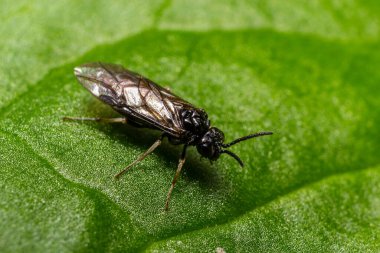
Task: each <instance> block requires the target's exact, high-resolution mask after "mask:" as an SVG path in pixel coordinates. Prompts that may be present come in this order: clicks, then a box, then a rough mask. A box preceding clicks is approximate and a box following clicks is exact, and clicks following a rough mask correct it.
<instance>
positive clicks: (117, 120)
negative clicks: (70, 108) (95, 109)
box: [62, 117, 127, 124]
mask: <svg viewBox="0 0 380 253" xmlns="http://www.w3.org/2000/svg"><path fill="white" fill-rule="evenodd" d="M62 119H63V120H71V121H75V120H77V121H97V122H104V123H123V124H126V123H127V118H82V117H63V118H62Z"/></svg>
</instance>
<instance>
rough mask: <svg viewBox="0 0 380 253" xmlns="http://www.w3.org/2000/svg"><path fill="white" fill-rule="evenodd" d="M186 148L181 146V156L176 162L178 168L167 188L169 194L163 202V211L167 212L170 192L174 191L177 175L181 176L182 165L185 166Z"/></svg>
mask: <svg viewBox="0 0 380 253" xmlns="http://www.w3.org/2000/svg"><path fill="white" fill-rule="evenodd" d="M186 148H187V145H185V146H183V150H182V154H181V157H180V158H179V162H178V167H177V171H176V172H175V175H174V178H173V181H172V184H171V186H170V188H169V192H168V195H167V197H166V202H165V211H168V210H169V201H170V197H171V195H172V192H173V189H174V186H175V184H176V183H177V180H178V178H179V175H180V174H181V170H182V168H183V165H184V164H185V161H186Z"/></svg>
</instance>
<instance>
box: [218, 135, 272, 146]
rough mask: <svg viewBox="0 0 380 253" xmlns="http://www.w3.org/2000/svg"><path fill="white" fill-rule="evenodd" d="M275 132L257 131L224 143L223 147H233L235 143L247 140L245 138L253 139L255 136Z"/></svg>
mask: <svg viewBox="0 0 380 253" xmlns="http://www.w3.org/2000/svg"><path fill="white" fill-rule="evenodd" d="M271 134H273V132H259V133H255V134H250V135H247V136H244V137H240V138H238V139H236V140H234V141H231V142H230V143H226V144H222V147H223V148H228V147H231V146H232V145H235V144H236V143H239V142H241V141H245V140H248V139H251V138H255V137H260V136H263V135H271Z"/></svg>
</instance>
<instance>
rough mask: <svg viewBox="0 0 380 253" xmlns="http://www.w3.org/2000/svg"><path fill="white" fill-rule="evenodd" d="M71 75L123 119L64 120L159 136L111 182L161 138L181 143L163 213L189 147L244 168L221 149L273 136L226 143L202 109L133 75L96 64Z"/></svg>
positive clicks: (241, 163)
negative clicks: (146, 130) (142, 130)
mask: <svg viewBox="0 0 380 253" xmlns="http://www.w3.org/2000/svg"><path fill="white" fill-rule="evenodd" d="M74 73H75V75H76V77H77V78H78V81H79V82H80V83H81V84H82V85H83V86H84V87H85V88H86V89H87V90H88V91H90V92H91V93H92V94H93V95H94V96H95V97H97V98H98V99H100V100H101V101H103V102H104V103H106V104H108V105H110V106H111V107H112V108H113V109H114V110H116V111H117V112H119V113H120V114H121V115H123V118H113V119H107V118H77V117H64V119H66V120H93V121H103V122H109V123H128V124H130V125H133V126H136V127H146V128H151V129H156V130H159V131H161V132H162V134H161V136H160V138H159V139H158V140H156V142H155V143H153V145H152V146H151V147H150V148H149V149H148V150H146V151H145V152H144V153H143V154H141V155H140V156H139V157H138V158H137V159H136V160H135V161H134V162H132V163H131V164H129V165H128V166H127V167H126V168H125V169H124V170H122V171H120V172H119V173H118V174H116V175H115V178H119V177H120V176H121V175H123V174H124V173H125V172H127V171H128V170H129V169H130V168H131V167H133V166H134V165H136V164H137V163H139V162H141V161H142V160H144V159H145V157H147V156H148V155H149V154H150V153H152V152H153V151H154V150H155V149H156V148H157V147H158V146H159V145H160V144H161V142H162V139H163V137H167V138H168V139H169V142H170V143H172V144H174V145H180V144H182V145H183V151H182V153H181V156H180V159H179V162H178V167H177V171H176V174H175V176H174V178H173V181H172V184H171V187H170V189H169V192H168V195H167V198H166V203H165V210H168V208H169V200H170V196H171V193H172V191H173V188H174V185H175V184H176V182H177V179H178V177H179V175H180V172H181V169H182V167H183V165H184V163H185V160H186V150H187V147H188V146H196V148H197V151H198V153H199V154H200V155H201V156H203V157H206V158H208V159H210V160H212V161H214V160H217V159H218V158H219V156H220V155H221V154H228V155H229V156H231V157H233V158H234V159H235V160H236V161H237V162H238V163H239V164H240V165H241V166H243V162H242V161H241V160H240V158H239V157H238V156H237V155H236V154H234V153H232V152H231V151H229V150H227V149H226V148H228V147H230V146H232V145H235V144H236V143H239V142H241V141H244V140H248V139H251V138H254V137H258V136H262V135H270V134H272V132H259V133H255V134H251V135H248V136H244V137H241V138H238V139H236V140H234V141H232V142H230V143H227V144H225V143H224V134H223V132H222V131H221V130H219V129H218V128H216V127H211V124H210V120H209V119H208V116H207V113H206V112H205V111H204V110H203V109H200V108H197V107H196V106H194V105H192V104H190V103H189V102H187V101H185V100H184V99H182V98H180V97H178V96H176V95H174V94H173V93H172V92H171V91H170V90H168V89H165V88H163V87H161V86H159V85H158V84H156V83H154V82H153V81H151V80H149V79H147V78H145V77H143V76H141V75H139V74H137V73H135V72H132V71H129V70H127V69H125V68H123V67H122V66H120V65H114V64H106V63H100V62H99V63H89V64H84V65H81V66H79V67H77V68H75V69H74Z"/></svg>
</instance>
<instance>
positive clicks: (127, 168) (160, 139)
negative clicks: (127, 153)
mask: <svg viewBox="0 0 380 253" xmlns="http://www.w3.org/2000/svg"><path fill="white" fill-rule="evenodd" d="M164 136H165V135H164V134H163V135H161V136H160V138H159V139H158V140H156V141H155V142H154V143H153V145H152V146H150V148H148V150H147V151H145V152H144V153H142V154H141V155H140V156H139V157H138V158H137V159H136V160H135V161H134V162H132V163H131V164H129V165H128V166H127V167H126V168H125V169H123V170H122V171H120V172H119V173H117V174H116V175H115V179H119V178H120V177H121V176H122V175H123V174H124V173H126V172H127V171H128V170H129V169H130V168H132V167H133V166H134V165H136V164H138V163H139V162H141V161H142V160H144V159H145V157H147V156H148V155H149V154H150V153H152V152H153V151H154V150H155V149H156V148H157V147H158V146H160V145H161V143H162V139H163V138H164Z"/></svg>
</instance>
